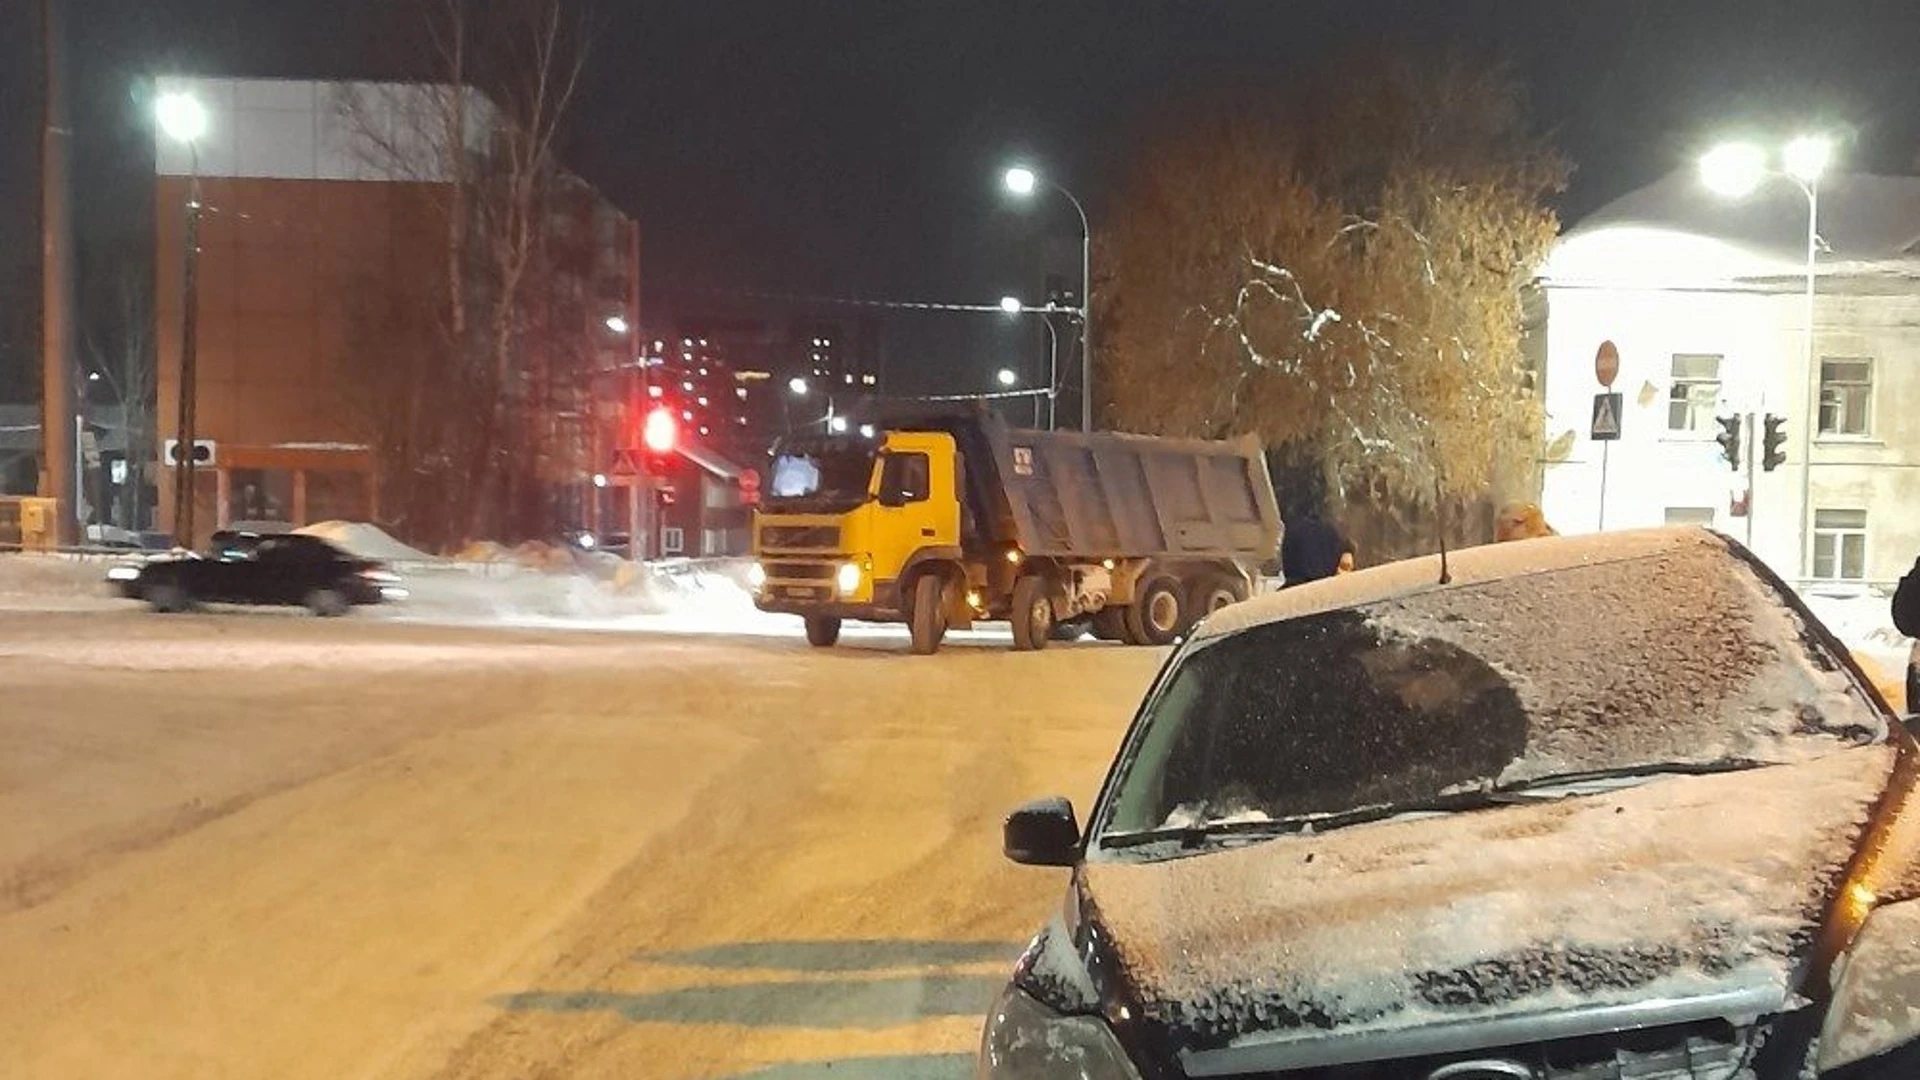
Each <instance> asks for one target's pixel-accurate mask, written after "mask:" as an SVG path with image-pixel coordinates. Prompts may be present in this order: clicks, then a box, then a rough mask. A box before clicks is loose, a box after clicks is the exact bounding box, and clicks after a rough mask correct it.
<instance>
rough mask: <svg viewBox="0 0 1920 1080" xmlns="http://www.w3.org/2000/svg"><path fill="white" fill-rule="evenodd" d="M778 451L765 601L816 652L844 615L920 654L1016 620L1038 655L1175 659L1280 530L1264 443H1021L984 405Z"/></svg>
mask: <svg viewBox="0 0 1920 1080" xmlns="http://www.w3.org/2000/svg"><path fill="white" fill-rule="evenodd" d="M862 427H863V430H870V431H874V434H872V435H870V436H868V435H856V434H851V433H848V434H809V435H802V436H796V437H791V438H788V439H786V440H783V441H782V442H781V443H780V444H779V445H778V446H777V447H776V448H775V451H774V458H773V463H772V467H771V469H770V480H769V483H768V485H767V489H766V492H765V494H764V496H763V501H762V505H761V507H760V509H759V511H758V513H756V515H755V518H754V532H753V544H754V554H755V556H756V562H755V564H754V567H753V571H752V577H753V587H754V594H755V603H756V604H757V605H758V606H759V607H760V609H761V610H763V611H770V612H782V613H786V614H792V615H798V616H800V617H801V618H802V619H803V620H805V623H806V628H807V639H808V640H809V641H810V642H812V643H813V644H815V645H820V646H825V645H831V644H833V643H834V642H835V641H837V640H838V638H839V634H840V628H841V625H842V623H843V622H844V621H845V620H848V619H857V620H862V621H868V622H895V623H906V624H907V625H908V626H909V628H910V629H911V631H912V637H913V645H914V651H916V652H921V653H927V652H933V651H935V650H936V649H937V648H938V647H939V645H940V642H941V640H942V639H943V638H944V637H945V635H946V632H947V631H948V630H949V629H966V628H968V627H970V626H971V625H972V624H973V623H974V622H976V621H980V620H1002V619H1004V620H1007V621H1009V622H1011V623H1012V624H1013V627H1014V644H1015V646H1016V647H1017V648H1021V649H1037V648H1041V647H1044V645H1045V644H1046V642H1047V641H1048V640H1049V639H1051V638H1053V637H1055V636H1056V635H1061V634H1063V633H1064V634H1067V635H1072V636H1077V635H1078V634H1079V633H1082V632H1087V631H1091V632H1093V633H1095V634H1096V635H1098V636H1100V637H1105V638H1110V639H1112V640H1118V641H1126V642H1129V643H1133V644H1146V645H1164V644H1166V643H1168V642H1170V641H1172V640H1173V639H1174V638H1175V637H1176V636H1178V635H1179V634H1180V633H1183V632H1185V630H1187V629H1188V628H1190V627H1191V626H1192V625H1193V623H1194V622H1195V621H1197V619H1198V618H1199V617H1201V616H1203V615H1204V614H1206V613H1207V612H1210V611H1212V610H1214V609H1216V608H1217V607H1219V606H1221V605H1223V604H1225V603H1230V602H1232V601H1233V600H1235V599H1239V598H1243V597H1245V596H1246V595H1247V593H1248V592H1249V590H1250V588H1251V582H1252V580H1253V575H1254V570H1253V568H1254V567H1256V566H1257V565H1258V564H1259V563H1260V562H1261V561H1263V560H1264V559H1266V558H1268V557H1270V556H1271V554H1272V552H1273V549H1274V546H1275V544H1276V543H1277V540H1278V534H1279V514H1278V511H1277V510H1276V509H1275V507H1274V498H1273V491H1272V487H1271V484H1270V482H1269V480H1268V478H1267V472H1266V465H1265V461H1264V459H1263V458H1262V456H1261V454H1260V453H1259V449H1258V447H1257V445H1255V444H1253V443H1251V442H1246V443H1218V442H1203V441H1198V440H1170V439H1152V438H1145V437H1140V436H1126V435H1115V434H1108V433H1101V434H1093V435H1087V434H1081V433H1073V432H1043V431H1017V430H1014V429H1012V428H1010V427H1008V426H1007V425H1006V424H1005V423H1004V422H1003V421H1002V420H1001V419H1000V418H999V417H998V416H996V415H994V414H992V413H990V412H987V411H986V410H984V409H962V410H952V411H945V412H924V413H919V414H909V415H903V416H896V417H894V418H893V419H892V420H891V422H887V423H884V424H876V425H873V426H867V425H863V426H862Z"/></svg>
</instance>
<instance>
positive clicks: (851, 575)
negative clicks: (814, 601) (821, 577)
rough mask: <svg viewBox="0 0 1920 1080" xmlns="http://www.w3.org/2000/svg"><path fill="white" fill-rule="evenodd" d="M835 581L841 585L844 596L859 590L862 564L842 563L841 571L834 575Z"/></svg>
mask: <svg viewBox="0 0 1920 1080" xmlns="http://www.w3.org/2000/svg"><path fill="white" fill-rule="evenodd" d="M833 581H834V584H836V585H838V586H840V593H841V595H842V596H845V595H847V594H848V593H852V592H855V591H857V590H858V589H859V588H860V564H859V563H841V564H840V572H839V573H837V574H835V575H834V577H833Z"/></svg>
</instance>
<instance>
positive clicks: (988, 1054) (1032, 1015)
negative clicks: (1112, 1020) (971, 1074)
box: [975, 986, 1140, 1080]
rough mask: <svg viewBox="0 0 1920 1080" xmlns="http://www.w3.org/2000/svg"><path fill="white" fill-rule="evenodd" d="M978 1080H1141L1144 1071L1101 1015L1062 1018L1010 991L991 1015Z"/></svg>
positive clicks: (1014, 989)
mask: <svg viewBox="0 0 1920 1080" xmlns="http://www.w3.org/2000/svg"><path fill="white" fill-rule="evenodd" d="M975 1075H976V1076H977V1078H978V1080H1085V1078H1087V1077H1102V1078H1105V1077H1113V1078H1115V1080H1139V1077H1140V1072H1139V1070H1138V1069H1135V1068H1134V1067H1133V1062H1131V1061H1129V1060H1127V1052H1126V1051H1125V1050H1122V1049H1121V1048H1120V1043H1119V1041H1118V1040H1116V1039H1115V1038H1114V1037H1113V1031H1112V1030H1111V1029H1109V1028H1108V1027H1107V1025H1106V1021H1104V1020H1102V1019H1100V1018H1099V1017H1097V1016H1062V1015H1061V1014H1059V1013H1057V1012H1054V1011H1053V1010H1051V1009H1049V1008H1047V1007H1046V1006H1044V1005H1042V1004H1040V1003H1039V1002H1037V1001H1035V1000H1033V999H1032V998H1030V997H1028V996H1027V995H1026V993H1025V992H1024V991H1022V990H1020V989H1019V988H1018V987H1014V986H1009V987H1007V989H1006V991H1005V992H1004V993H1002V994H1001V995H1000V1000H999V1001H996V1002H994V1005H993V1011H992V1012H990V1013H988V1014H987V1029H986V1032H985V1033H984V1034H983V1035H982V1036H981V1038H980V1066H979V1069H978V1070H977V1071H976V1074H975Z"/></svg>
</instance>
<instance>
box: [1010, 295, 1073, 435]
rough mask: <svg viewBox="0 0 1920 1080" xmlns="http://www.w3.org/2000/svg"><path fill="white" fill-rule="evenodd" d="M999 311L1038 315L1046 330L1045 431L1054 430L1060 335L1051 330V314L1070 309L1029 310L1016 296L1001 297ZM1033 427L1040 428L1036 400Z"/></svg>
mask: <svg viewBox="0 0 1920 1080" xmlns="http://www.w3.org/2000/svg"><path fill="white" fill-rule="evenodd" d="M1000 310H1001V311H1004V312H1006V313H1007V314H1009V315H1022V314H1027V313H1032V314H1035V315H1038V316H1040V323H1041V325H1043V326H1045V327H1046V328H1047V430H1048V431H1053V430H1056V429H1057V428H1058V427H1059V426H1060V425H1059V423H1058V421H1057V419H1056V417H1055V415H1054V413H1055V409H1056V407H1057V406H1058V405H1059V402H1060V334H1059V332H1058V331H1056V330H1055V329H1054V328H1053V313H1054V312H1056V311H1067V310H1071V309H1069V308H1057V307H1054V306H1053V305H1052V304H1048V305H1046V306H1045V307H1037V308H1030V307H1028V306H1026V304H1024V303H1022V302H1021V300H1020V298H1019V297H1017V296H1003V297H1001V298H1000ZM1033 426H1034V427H1039V426H1040V401H1039V399H1037V398H1036V399H1034V403H1033Z"/></svg>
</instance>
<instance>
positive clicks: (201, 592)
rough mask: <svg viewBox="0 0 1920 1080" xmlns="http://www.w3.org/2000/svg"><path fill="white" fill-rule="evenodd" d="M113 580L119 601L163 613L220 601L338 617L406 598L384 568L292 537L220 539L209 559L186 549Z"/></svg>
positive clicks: (118, 570) (113, 573) (232, 535)
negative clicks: (141, 602)
mask: <svg viewBox="0 0 1920 1080" xmlns="http://www.w3.org/2000/svg"><path fill="white" fill-rule="evenodd" d="M107 580H108V582H109V583H110V584H112V585H113V586H114V587H115V588H116V589H117V590H118V591H119V593H120V595H122V596H124V597H127V598H128V599H130V600H144V601H146V602H147V604H149V605H150V606H152V607H153V609H154V610H156V611H161V612H175V611H186V610H189V609H191V608H194V607H197V606H199V605H200V604H203V603H219V604H256V605H286V606H293V605H299V606H304V607H305V608H307V609H308V610H309V611H311V612H313V613H314V614H316V615H323V616H333V615H344V614H346V613H347V612H348V611H349V610H350V609H352V608H353V607H356V606H360V605H365V604H379V603H384V602H387V601H390V600H404V599H406V598H407V589H406V586H405V585H403V584H402V583H401V580H400V577H399V576H398V575H397V574H394V573H392V572H390V571H388V570H387V568H386V567H385V566H384V565H382V564H381V563H378V562H375V561H373V560H370V559H361V558H357V557H355V556H353V555H349V554H348V553H347V552H345V551H342V550H340V549H339V548H337V547H335V546H333V545H332V544H329V543H327V542H326V541H325V540H321V539H319V538H317V537H313V536H303V535H299V534H293V533H289V534H284V535H273V536H261V535H258V534H255V533H244V532H234V531H225V532H220V533H216V534H214V537H213V545H212V548H211V550H210V552H209V553H208V554H205V555H201V554H199V553H196V552H188V551H183V552H179V553H177V554H173V555H166V556H157V557H152V558H148V559H146V560H144V561H141V562H137V563H122V564H120V565H118V566H115V567H113V568H112V569H110V570H108V571H107Z"/></svg>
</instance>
